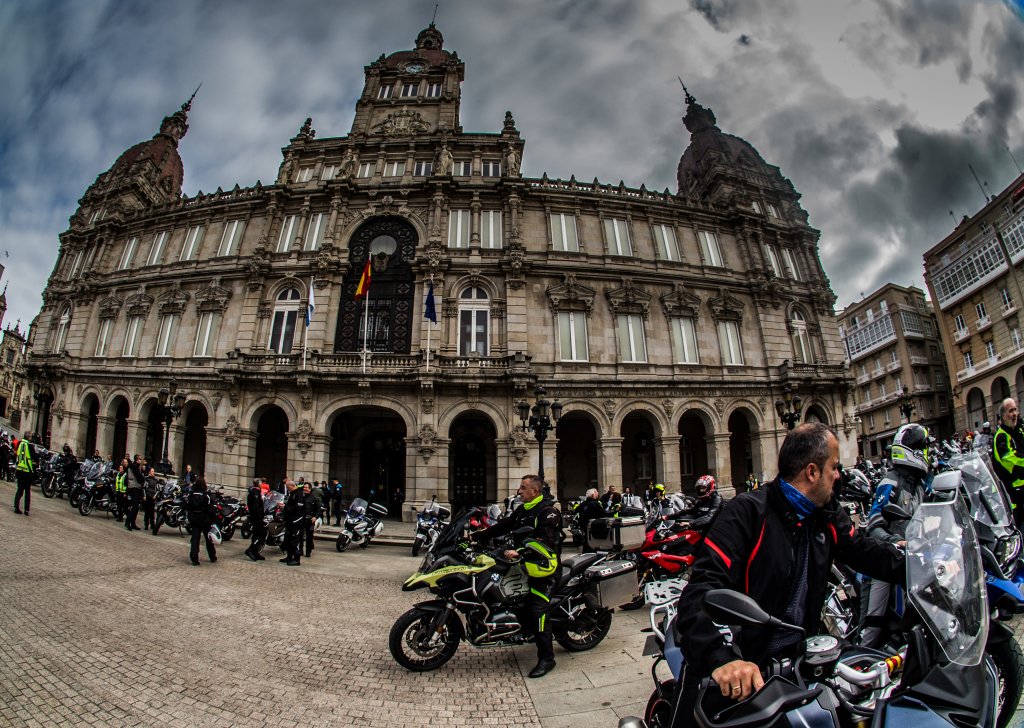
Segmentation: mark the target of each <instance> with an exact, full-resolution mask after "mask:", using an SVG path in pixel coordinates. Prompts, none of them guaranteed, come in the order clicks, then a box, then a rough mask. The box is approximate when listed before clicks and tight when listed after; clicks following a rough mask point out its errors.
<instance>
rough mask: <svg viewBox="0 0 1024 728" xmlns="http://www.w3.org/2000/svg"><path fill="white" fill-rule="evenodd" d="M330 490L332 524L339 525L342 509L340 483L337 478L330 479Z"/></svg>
mask: <svg viewBox="0 0 1024 728" xmlns="http://www.w3.org/2000/svg"><path fill="white" fill-rule="evenodd" d="M331 490H332V491H333V492H332V493H331V498H332V500H331V502H332V503H333V504H334V525H335V526H340V525H341V516H342V514H343V513H344V510H343V509H342V507H341V490H342V488H341V483H339V482H338V479H337V478H335V479H334V480H332V481H331Z"/></svg>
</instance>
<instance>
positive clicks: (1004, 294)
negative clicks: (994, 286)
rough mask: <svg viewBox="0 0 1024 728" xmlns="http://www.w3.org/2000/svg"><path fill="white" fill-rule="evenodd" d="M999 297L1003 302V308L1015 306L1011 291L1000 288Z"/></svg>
mask: <svg viewBox="0 0 1024 728" xmlns="http://www.w3.org/2000/svg"><path fill="white" fill-rule="evenodd" d="M999 298H1000V300H1001V301H1002V302H1003V308H1013V298H1012V297H1011V296H1010V292H1009V291H1008V290H1007V289H1005V288H1000V289H999Z"/></svg>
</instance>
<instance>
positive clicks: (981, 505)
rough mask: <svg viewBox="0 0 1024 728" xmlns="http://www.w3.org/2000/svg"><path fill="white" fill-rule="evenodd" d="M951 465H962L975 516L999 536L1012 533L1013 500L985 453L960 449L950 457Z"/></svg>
mask: <svg viewBox="0 0 1024 728" xmlns="http://www.w3.org/2000/svg"><path fill="white" fill-rule="evenodd" d="M949 465H950V467H953V468H956V469H958V470H959V471H960V475H961V476H962V477H963V493H964V494H965V495H966V496H967V500H968V502H969V503H970V509H971V518H973V519H974V520H976V521H978V522H979V523H984V524H985V525H986V526H990V527H991V528H992V530H993V532H994V533H995V534H996V535H997V536H1005V535H1008V534H1010V533H1011V532H1012V531H1013V519H1012V518H1011V516H1010V504H1009V503H1008V502H1007V500H1006V494H1005V493H1004V492H1003V489H1002V488H1001V487H1000V485H999V483H998V482H996V479H995V478H994V477H993V476H992V471H990V470H989V469H988V466H987V465H986V464H985V461H984V460H982V458H981V455H979V454H978V453H976V452H965V453H960V454H957V455H954V456H953V457H951V458H950V459H949Z"/></svg>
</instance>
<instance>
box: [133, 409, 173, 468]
mask: <svg viewBox="0 0 1024 728" xmlns="http://www.w3.org/2000/svg"><path fill="white" fill-rule="evenodd" d="M141 412H142V417H141V418H140V419H141V420H142V421H143V422H144V423H145V424H146V431H145V433H144V434H143V445H142V453H143V455H145V457H146V460H148V461H149V462H150V463H151V464H156V463H162V462H163V459H164V419H163V417H162V416H161V408H160V405H159V402H157V400H156V398H155V397H154V398H150V399H148V400H146V401H145V402H144V403H143V405H142V409H141ZM170 456H171V455H170V453H168V454H167V457H168V458H170Z"/></svg>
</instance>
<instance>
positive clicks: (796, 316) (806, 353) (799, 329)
mask: <svg viewBox="0 0 1024 728" xmlns="http://www.w3.org/2000/svg"><path fill="white" fill-rule="evenodd" d="M789 323H790V326H792V327H793V358H794V359H795V361H796V362H797V363H798V364H813V363H814V352H813V350H812V349H811V337H810V336H809V335H808V333H807V321H806V320H805V319H804V317H803V314H802V313H800V312H799V311H794V312H793V318H792V320H790V322H789ZM893 353H895V352H893Z"/></svg>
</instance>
